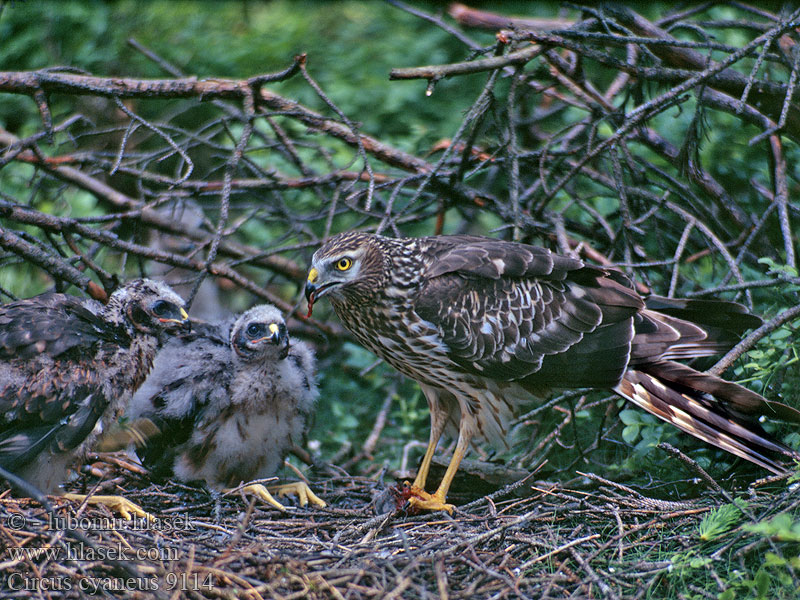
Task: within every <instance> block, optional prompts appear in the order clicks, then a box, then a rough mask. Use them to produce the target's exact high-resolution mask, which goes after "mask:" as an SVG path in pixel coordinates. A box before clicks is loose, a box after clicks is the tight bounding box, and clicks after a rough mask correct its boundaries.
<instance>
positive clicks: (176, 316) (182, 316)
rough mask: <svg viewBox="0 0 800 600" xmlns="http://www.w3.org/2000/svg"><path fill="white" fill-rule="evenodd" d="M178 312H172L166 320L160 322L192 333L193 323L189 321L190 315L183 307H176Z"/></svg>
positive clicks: (162, 319)
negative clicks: (171, 324) (172, 324)
mask: <svg viewBox="0 0 800 600" xmlns="http://www.w3.org/2000/svg"><path fill="white" fill-rule="evenodd" d="M175 308H176V309H177V310H174V311H172V314H171V315H170V316H168V317H166V318H161V319H159V321H161V322H162V323H174V324H175V325H177V326H178V327H180V328H181V329H185V330H187V331H191V329H192V322H191V321H190V320H189V315H188V314H187V313H186V311H185V310H184V309H183V307H181V306H176V307H175Z"/></svg>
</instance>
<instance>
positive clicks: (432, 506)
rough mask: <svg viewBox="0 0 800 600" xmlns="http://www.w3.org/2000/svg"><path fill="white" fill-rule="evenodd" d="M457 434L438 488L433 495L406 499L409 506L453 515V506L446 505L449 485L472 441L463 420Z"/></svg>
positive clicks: (470, 433)
mask: <svg viewBox="0 0 800 600" xmlns="http://www.w3.org/2000/svg"><path fill="white" fill-rule="evenodd" d="M459 429H460V431H459V433H458V443H457V444H456V449H455V450H454V451H453V458H451V459H450V464H449V465H448V466H447V471H445V473H444V477H442V482H441V483H440V484H439V488H438V489H437V490H436V492H435V493H433V494H425V495H424V496H419V495H418V496H412V497H411V498H409V499H408V502H409V504H410V505H411V506H413V507H415V508H417V509H419V510H446V511H447V512H448V513H450V514H453V508H454V506H453V505H452V504H446V503H445V500H446V499H447V492H448V490H449V489H450V484H451V483H452V482H453V478H454V477H455V476H456V471H458V466H459V465H460V464H461V459H463V458H464V455H465V454H466V453H467V450H468V449H469V442H470V439H472V432H471V430H470V428H468V427H465V419H463V418H462V420H461V427H460V428H459Z"/></svg>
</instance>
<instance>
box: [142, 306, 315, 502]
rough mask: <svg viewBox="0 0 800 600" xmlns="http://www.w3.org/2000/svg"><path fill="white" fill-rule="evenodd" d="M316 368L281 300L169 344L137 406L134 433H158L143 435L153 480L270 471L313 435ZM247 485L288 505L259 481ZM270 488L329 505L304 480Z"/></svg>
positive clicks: (222, 480) (214, 480) (211, 479)
mask: <svg viewBox="0 0 800 600" xmlns="http://www.w3.org/2000/svg"><path fill="white" fill-rule="evenodd" d="M314 367H315V361H314V355H313V353H312V351H311V350H310V349H309V347H308V346H307V345H306V344H304V343H303V342H293V343H291V344H290V342H289V335H288V332H287V330H286V324H285V323H284V320H283V316H282V314H281V312H280V311H279V310H278V309H277V308H275V307H274V306H271V305H266V304H264V305H258V306H255V307H253V308H251V309H250V310H248V311H246V312H245V313H243V314H242V315H241V316H240V317H239V318H238V319H236V320H235V321H234V322H233V323H231V322H227V323H222V324H219V325H198V326H196V327H195V329H194V331H192V332H191V333H190V334H186V335H182V336H179V337H176V338H173V339H172V340H170V342H169V343H168V344H166V345H165V347H164V349H163V350H162V351H161V352H160V353H159V355H158V357H157V358H156V361H155V365H154V367H153V371H152V373H151V374H150V376H149V377H148V379H147V381H145V383H144V384H143V385H142V387H141V388H140V389H139V391H138V392H137V393H136V395H135V397H134V399H133V401H132V402H131V404H130V409H129V411H128V414H127V417H128V419H129V421H130V422H131V423H132V424H133V425H132V426H131V427H132V429H134V430H136V429H138V428H140V427H141V425H142V424H154V425H155V431H156V432H157V433H153V431H150V432H148V433H143V434H142V435H141V436H140V447H139V448H137V454H138V455H139V457H140V458H141V460H142V463H143V464H144V465H145V466H146V467H148V468H149V469H150V470H151V473H152V474H153V475H154V476H155V477H169V476H173V475H174V476H175V477H176V478H177V479H179V480H182V481H196V480H201V481H204V482H205V483H206V484H207V485H208V486H209V487H211V488H212V489H213V490H220V489H225V488H231V487H234V486H237V485H239V484H240V483H242V482H247V481H252V480H254V479H262V478H267V477H271V476H273V475H274V474H275V473H276V472H277V471H278V469H279V468H280V466H281V465H282V464H283V460H284V458H285V457H286V454H287V453H288V452H289V450H290V449H291V447H292V445H293V444H294V443H298V442H300V441H301V440H302V439H303V437H304V435H305V433H306V430H307V427H308V425H309V419H310V416H311V414H312V411H313V409H314V403H315V402H316V399H317V396H318V392H317V386H316V381H315V378H314ZM134 435H135V434H134ZM243 489H244V491H245V492H249V493H252V494H254V495H256V496H258V497H259V498H261V499H262V500H264V501H265V502H267V503H269V504H271V505H273V506H275V507H276V508H279V509H281V510H283V509H284V507H283V505H281V504H280V503H279V502H278V501H277V500H275V499H274V498H273V497H272V495H271V494H270V492H269V491H268V490H267V489H266V488H265V487H264V486H263V485H261V484H254V485H249V486H246V487H245V488H243ZM273 491H275V492H276V493H277V494H280V495H284V494H288V493H295V494H297V495H298V496H299V499H300V503H301V504H302V505H305V504H307V503H308V501H311V502H312V503H313V504H316V505H318V506H325V503H324V502H323V501H322V500H320V499H319V498H318V497H317V496H316V495H315V494H314V493H313V492H312V491H311V490H310V489H309V488H308V486H306V485H305V484H304V483H297V484H287V485H284V486H278V488H277V489H273Z"/></svg>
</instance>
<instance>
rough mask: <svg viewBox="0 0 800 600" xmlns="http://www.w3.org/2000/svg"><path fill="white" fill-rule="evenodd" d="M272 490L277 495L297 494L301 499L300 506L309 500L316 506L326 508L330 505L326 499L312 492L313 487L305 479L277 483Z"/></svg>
mask: <svg viewBox="0 0 800 600" xmlns="http://www.w3.org/2000/svg"><path fill="white" fill-rule="evenodd" d="M272 491H273V493H274V494H275V495H276V496H288V495H289V494H292V495H294V496H297V498H298V499H299V500H300V506H305V505H306V504H308V503H309V502H311V504H313V505H314V506H319V507H320V508H325V507H326V506H328V505H327V504H326V503H325V501H324V500H323V499H322V498H320V497H319V496H317V495H316V494H315V493H314V492H312V491H311V488H310V487H308V485H306V484H305V482H303V481H298V482H296V483H285V484H283V485H276V486H274V487H273V488H272Z"/></svg>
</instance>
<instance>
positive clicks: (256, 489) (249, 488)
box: [226, 483, 286, 511]
mask: <svg viewBox="0 0 800 600" xmlns="http://www.w3.org/2000/svg"><path fill="white" fill-rule="evenodd" d="M226 491H228V492H232V491H234V490H226ZM242 492H244V493H245V494H253V495H254V496H255V497H256V498H258V499H259V500H262V501H264V502H266V503H267V504H269V505H271V506H274V507H275V508H277V509H278V510H282V511H286V507H285V506H284V505H283V504H281V503H280V502H278V501H277V500H275V498H273V497H272V494H270V493H269V490H268V489H267V488H265V487H264V486H263V485H261V484H260V483H252V484H250V485H246V486H244V487H243V488H242Z"/></svg>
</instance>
